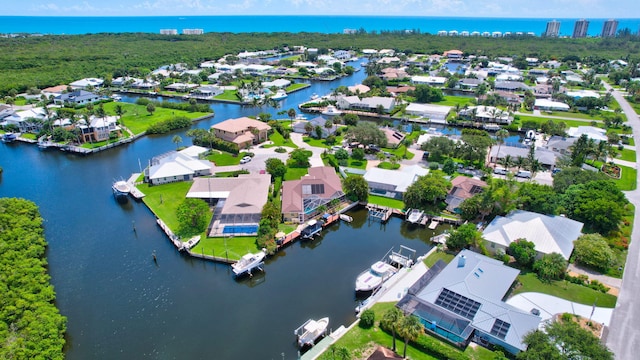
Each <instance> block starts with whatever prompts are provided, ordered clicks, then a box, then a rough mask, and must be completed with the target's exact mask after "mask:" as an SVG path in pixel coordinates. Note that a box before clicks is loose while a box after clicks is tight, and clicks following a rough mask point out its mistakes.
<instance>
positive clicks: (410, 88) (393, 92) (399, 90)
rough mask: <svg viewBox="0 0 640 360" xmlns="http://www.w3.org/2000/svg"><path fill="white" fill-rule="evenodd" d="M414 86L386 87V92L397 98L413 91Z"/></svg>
mask: <svg viewBox="0 0 640 360" xmlns="http://www.w3.org/2000/svg"><path fill="white" fill-rule="evenodd" d="M415 89H416V87H415V86H387V92H388V93H390V94H391V95H393V96H394V97H395V96H398V95H399V94H406V93H408V92H409V91H414V90H415Z"/></svg>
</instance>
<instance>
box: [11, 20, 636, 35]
mask: <svg viewBox="0 0 640 360" xmlns="http://www.w3.org/2000/svg"><path fill="white" fill-rule="evenodd" d="M551 20H554V19H545V18H536V19H527V18H469V17H401V16H132V17H126V16H118V17H115V16H114V17H81V16H78V17H75V16H74V17H54V16H50V17H47V16H45V17H43V16H0V33H2V34H17V33H31V34H55V35H63V34H67V35H75V34H96V33H138V32H141V33H155V34H158V33H160V29H176V30H177V31H178V33H182V30H183V29H202V30H204V32H231V33H247V32H292V33H297V32H317V33H326V34H335V33H342V32H343V30H344V29H356V30H358V29H365V30H366V31H368V32H371V31H378V32H380V31H385V30H418V29H419V30H420V32H422V33H430V34H437V33H438V31H441V30H445V31H452V30H456V31H458V32H461V31H469V32H473V31H479V32H484V31H488V32H494V31H499V32H502V33H505V32H511V33H516V32H523V33H528V32H532V33H534V34H536V35H538V36H539V35H541V34H542V33H543V32H544V31H545V29H546V25H547V22H548V21H551ZM555 20H558V21H560V35H561V36H565V35H566V36H571V34H572V33H573V26H574V24H575V21H576V20H578V19H555ZM587 20H589V22H590V23H589V30H588V35H589V36H599V35H600V33H601V32H602V26H603V24H604V22H605V21H606V19H587ZM618 21H619V25H618V30H620V29H623V28H629V29H630V30H631V32H632V33H634V34H635V33H637V31H638V29H639V27H640V19H618Z"/></svg>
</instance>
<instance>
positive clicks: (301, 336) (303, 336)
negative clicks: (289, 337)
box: [293, 317, 329, 348]
mask: <svg viewBox="0 0 640 360" xmlns="http://www.w3.org/2000/svg"><path fill="white" fill-rule="evenodd" d="M328 327H329V318H328V317H325V318H322V319H319V320H313V319H309V320H307V321H306V322H305V323H304V324H302V325H300V327H299V328H297V329H295V330H294V331H293V334H294V335H295V336H296V340H297V342H298V347H300V348H303V347H305V346H313V345H314V344H315V342H316V340H317V339H318V338H320V337H322V336H324V335H326V333H327V329H328Z"/></svg>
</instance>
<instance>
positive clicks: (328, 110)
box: [322, 105, 342, 116]
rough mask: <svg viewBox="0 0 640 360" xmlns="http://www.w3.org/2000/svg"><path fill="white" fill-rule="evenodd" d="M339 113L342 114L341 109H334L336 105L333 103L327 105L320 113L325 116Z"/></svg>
mask: <svg viewBox="0 0 640 360" xmlns="http://www.w3.org/2000/svg"><path fill="white" fill-rule="evenodd" d="M341 114H342V111H340V110H338V109H336V107H335V106H333V105H329V106H327V108H326V109H325V110H324V111H322V115H325V116H337V115H341Z"/></svg>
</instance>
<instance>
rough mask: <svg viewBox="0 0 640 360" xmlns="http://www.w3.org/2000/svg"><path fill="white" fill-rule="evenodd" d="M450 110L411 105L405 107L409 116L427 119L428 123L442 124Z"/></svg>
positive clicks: (429, 105) (439, 106)
mask: <svg viewBox="0 0 640 360" xmlns="http://www.w3.org/2000/svg"><path fill="white" fill-rule="evenodd" d="M451 109H452V107H451V106H444V105H434V104H421V103H411V104H409V105H407V107H406V108H405V112H406V113H407V114H409V115H413V116H421V117H423V118H426V119H429V121H430V122H434V123H439V124H444V123H446V120H447V115H449V112H450V111H451Z"/></svg>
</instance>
